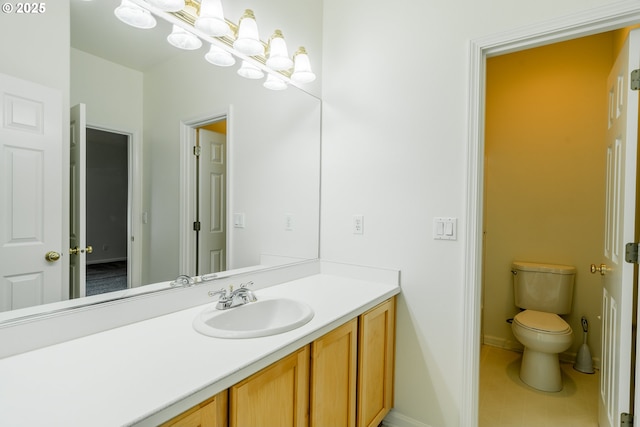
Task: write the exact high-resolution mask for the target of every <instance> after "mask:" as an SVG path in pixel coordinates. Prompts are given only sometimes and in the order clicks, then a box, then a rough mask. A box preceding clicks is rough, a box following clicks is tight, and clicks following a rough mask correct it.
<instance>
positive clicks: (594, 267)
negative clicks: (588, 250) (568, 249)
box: [591, 264, 607, 276]
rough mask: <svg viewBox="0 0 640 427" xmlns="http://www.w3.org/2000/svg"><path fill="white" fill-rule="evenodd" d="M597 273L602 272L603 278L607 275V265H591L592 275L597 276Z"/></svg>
mask: <svg viewBox="0 0 640 427" xmlns="http://www.w3.org/2000/svg"><path fill="white" fill-rule="evenodd" d="M597 272H600V275H601V276H604V275H605V273H606V272H607V265H606V264H600V265H599V266H598V265H595V264H591V273H592V274H596V273H597Z"/></svg>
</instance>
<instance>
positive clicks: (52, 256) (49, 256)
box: [44, 251, 60, 262]
mask: <svg viewBox="0 0 640 427" xmlns="http://www.w3.org/2000/svg"><path fill="white" fill-rule="evenodd" d="M44 259H46V260H47V261H49V262H56V261H57V260H59V259H60V254H59V253H58V252H56V251H49V252H47V253H46V254H44Z"/></svg>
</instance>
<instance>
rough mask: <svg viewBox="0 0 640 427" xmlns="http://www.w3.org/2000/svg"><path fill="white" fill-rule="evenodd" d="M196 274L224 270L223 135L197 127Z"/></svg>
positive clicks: (224, 143) (224, 182) (224, 193)
mask: <svg viewBox="0 0 640 427" xmlns="http://www.w3.org/2000/svg"><path fill="white" fill-rule="evenodd" d="M198 132H199V143H200V149H201V151H200V194H201V197H200V223H201V227H200V238H199V240H200V248H199V251H198V252H199V267H200V268H199V273H200V274H207V273H215V272H218V271H224V270H226V214H225V212H226V171H227V165H226V163H227V162H226V140H227V138H226V136H225V135H223V134H220V133H217V132H212V131H210V130H206V129H199V130H198Z"/></svg>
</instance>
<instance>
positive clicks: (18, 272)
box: [0, 74, 69, 311]
mask: <svg viewBox="0 0 640 427" xmlns="http://www.w3.org/2000/svg"><path fill="white" fill-rule="evenodd" d="M0 96H1V97H2V99H3V102H2V103H1V104H0V117H3V118H4V120H3V121H2V125H1V126H0V201H1V202H0V272H1V274H0V311H9V310H15V309H19V308H25V307H30V306H34V305H39V304H45V303H50V302H55V301H60V300H64V299H67V298H68V290H69V287H68V286H67V284H66V283H65V284H63V283H62V264H63V263H62V260H61V259H60V258H61V257H62V256H63V254H64V252H65V251H64V248H62V247H60V242H61V241H62V231H61V228H60V225H61V224H62V194H63V191H62V161H61V154H60V153H61V151H62V126H61V125H62V107H61V106H62V101H61V99H62V95H61V93H60V92H59V91H57V90H53V89H49V88H45V87H43V86H40V85H38V84H35V83H31V82H27V81H24V80H21V79H16V78H13V77H10V76H6V75H4V74H0ZM45 206H46V209H45V208H44V207H45Z"/></svg>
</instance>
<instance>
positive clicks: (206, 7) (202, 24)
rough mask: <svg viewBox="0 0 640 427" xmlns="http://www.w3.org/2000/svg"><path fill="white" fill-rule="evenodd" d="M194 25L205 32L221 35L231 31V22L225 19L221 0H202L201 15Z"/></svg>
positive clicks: (211, 34)
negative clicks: (228, 22)
mask: <svg viewBox="0 0 640 427" xmlns="http://www.w3.org/2000/svg"><path fill="white" fill-rule="evenodd" d="M194 26H195V27H196V28H197V29H198V30H200V31H202V32H203V33H205V34H207V35H209V36H214V37H220V36H224V35H225V34H228V33H229V32H230V31H231V28H229V24H227V21H225V20H224V13H223V11H222V1H221V0H202V2H201V3H200V15H199V16H198V18H197V19H196V22H195V24H194Z"/></svg>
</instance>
